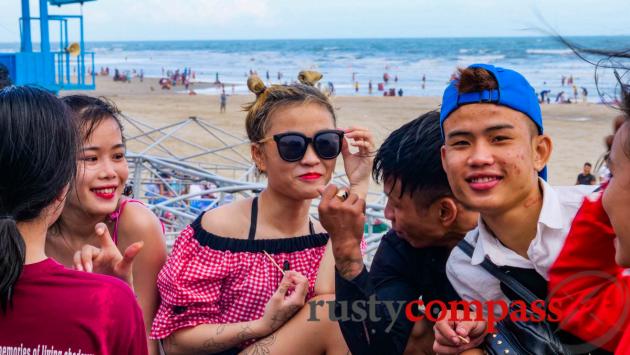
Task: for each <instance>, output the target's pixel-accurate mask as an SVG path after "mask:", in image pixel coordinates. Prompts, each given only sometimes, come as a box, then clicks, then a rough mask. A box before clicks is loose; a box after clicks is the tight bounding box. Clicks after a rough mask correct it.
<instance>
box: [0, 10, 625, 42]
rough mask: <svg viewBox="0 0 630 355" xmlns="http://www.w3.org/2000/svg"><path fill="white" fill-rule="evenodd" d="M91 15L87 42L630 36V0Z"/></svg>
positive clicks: (12, 38)
mask: <svg viewBox="0 0 630 355" xmlns="http://www.w3.org/2000/svg"><path fill="white" fill-rule="evenodd" d="M20 3H21V2H20V0H0V42H19V28H18V18H19V17H20V15H21V5H20ZM37 3H38V1H36V0H31V16H37V15H38V6H37ZM49 8H50V13H51V14H60V13H63V14H79V13H80V12H81V9H80V6H79V5H69V6H64V7H61V8H57V7H49ZM83 14H84V17H85V38H86V40H87V41H133V40H223V39H228V40H229V39H302V38H399V37H501V36H532V35H544V34H543V33H542V32H541V29H544V28H549V27H550V28H553V29H554V30H555V31H557V32H558V33H560V34H562V35H565V36H571V35H630V26H629V25H628V23H629V22H630V21H629V20H630V1H629V0H546V1H542V0H476V1H473V0H430V1H429V0H177V1H168V0H97V1H92V2H86V3H85V4H84V5H83ZM545 24H547V25H548V26H549V27H546V26H547V25H545ZM37 38H38V37H37V35H34V37H33V40H34V41H37Z"/></svg>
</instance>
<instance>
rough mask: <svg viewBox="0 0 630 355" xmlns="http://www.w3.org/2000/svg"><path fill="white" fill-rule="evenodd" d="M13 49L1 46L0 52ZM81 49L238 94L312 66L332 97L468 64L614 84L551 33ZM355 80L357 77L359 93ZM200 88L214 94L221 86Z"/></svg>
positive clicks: (542, 85)
mask: <svg viewBox="0 0 630 355" xmlns="http://www.w3.org/2000/svg"><path fill="white" fill-rule="evenodd" d="M569 39H570V40H571V41H574V42H576V43H578V44H579V45H581V46H583V47H588V48H600V49H601V48H608V49H622V48H630V36H614V37H569ZM18 47H19V46H18V45H17V44H7V43H5V44H0V52H6V51H15V50H17V49H18ZM53 47H54V46H53ZM86 50H87V51H93V52H95V64H96V70H97V71H99V70H100V68H101V67H109V68H110V71H111V73H113V69H114V68H118V69H120V70H122V71H125V70H130V71H131V70H134V69H135V70H136V71H139V70H140V69H142V70H143V71H144V73H145V76H148V77H161V76H162V73H163V72H166V71H168V70H175V69H180V70H183V69H184V68H190V69H191V70H192V71H193V72H194V73H195V78H196V80H200V81H208V82H214V81H215V79H216V76H217V73H218V76H219V80H221V81H222V82H224V83H230V84H235V87H234V88H233V90H234V91H235V93H237V94H239V93H245V92H246V91H247V88H246V86H245V82H246V80H247V75H248V74H249V72H250V70H251V71H256V72H257V73H258V75H259V76H260V77H261V78H263V80H265V81H267V79H266V77H267V72H268V73H269V82H271V83H278V82H291V81H293V80H295V78H296V76H297V73H298V72H299V71H300V70H303V69H312V70H317V71H320V72H321V73H322V74H323V75H324V78H323V79H322V84H323V85H324V86H327V83H328V82H332V83H333V84H334V87H335V90H336V93H337V95H369V93H368V82H369V81H372V83H373V92H372V95H382V92H379V91H378V90H377V87H378V83H379V82H383V74H384V73H388V75H389V77H390V80H389V84H388V85H386V86H385V89H389V88H395V89H396V90H398V89H402V90H403V94H404V95H413V96H438V95H441V94H442V90H443V89H444V87H445V85H446V83H447V82H448V80H449V78H450V76H451V74H452V73H453V72H454V71H455V69H456V68H457V67H465V66H467V65H469V64H473V63H490V64H494V65H497V66H503V67H506V68H512V69H515V70H517V71H519V72H521V73H522V74H523V75H525V77H526V78H527V79H528V80H529V81H530V83H531V84H532V86H534V88H535V89H536V90H537V91H540V90H543V89H549V90H551V98H552V101H553V100H554V99H555V96H556V95H557V94H558V93H559V92H561V91H565V92H566V93H567V95H568V96H567V97H569V96H570V97H572V95H573V90H572V88H571V86H568V85H566V83H565V86H564V87H563V86H562V82H561V77H562V76H565V77H566V78H568V77H570V76H572V77H573V83H574V84H575V85H576V86H577V87H578V89H579V88H581V87H585V88H586V89H587V90H588V93H589V101H592V102H598V101H599V100H600V97H599V95H598V91H597V88H599V90H600V91H601V93H602V94H604V95H614V90H615V84H616V82H615V80H614V76H613V75H612V71H610V70H600V71H599V72H598V75H599V77H600V78H599V85H598V86H597V87H596V85H595V70H594V66H593V65H591V64H589V63H586V62H585V61H583V60H581V59H579V58H578V57H577V56H576V55H575V54H574V53H573V52H572V51H571V50H570V49H568V48H567V47H566V46H565V45H563V44H562V43H560V42H559V41H557V40H556V39H554V38H551V37H515V38H507V37H502V38H417V39H321V40H239V41H227V40H226V41H145V42H141V41H133V42H124V41H112V42H88V43H87V44H86ZM279 72H281V73H282V78H281V79H280V80H278V73H279ZM423 76H424V77H425V79H426V80H425V85H424V87H423V85H422V77H423ZM396 78H397V79H398V80H397V81H396V82H395V81H394V79H396ZM354 82H358V83H359V91H358V92H355V85H354ZM231 90H232V85H228V86H227V87H226V92H228V94H229V93H231ZM578 91H580V90H578ZM197 92H198V93H202V94H217V93H218V92H219V90H218V89H215V88H210V89H203V90H198V91H197Z"/></svg>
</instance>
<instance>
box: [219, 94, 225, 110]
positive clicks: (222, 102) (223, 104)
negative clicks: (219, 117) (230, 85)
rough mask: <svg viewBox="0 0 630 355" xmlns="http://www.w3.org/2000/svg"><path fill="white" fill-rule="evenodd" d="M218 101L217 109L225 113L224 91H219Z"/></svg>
mask: <svg viewBox="0 0 630 355" xmlns="http://www.w3.org/2000/svg"><path fill="white" fill-rule="evenodd" d="M219 99H220V105H221V107H220V108H219V112H221V113H225V109H226V107H227V95H226V94H225V90H222V91H221V96H220V98H219Z"/></svg>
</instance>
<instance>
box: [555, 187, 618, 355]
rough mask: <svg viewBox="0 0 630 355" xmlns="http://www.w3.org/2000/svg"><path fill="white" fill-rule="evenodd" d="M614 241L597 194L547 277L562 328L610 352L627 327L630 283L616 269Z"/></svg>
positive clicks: (586, 204)
mask: <svg viewBox="0 0 630 355" xmlns="http://www.w3.org/2000/svg"><path fill="white" fill-rule="evenodd" d="M614 239H615V234H614V231H613V229H612V226H611V225H610V220H609V219H608V216H607V215H606V212H605V211H604V208H603V206H602V201H601V193H600V195H599V196H596V197H594V198H592V199H591V198H587V199H585V200H584V203H583V204H582V207H581V208H580V210H579V211H578V213H577V215H576V216H575V219H574V220H573V224H572V226H571V230H570V232H569V234H568V236H567V239H566V242H565V244H564V247H563V248H562V251H561V252H560V255H559V256H558V259H557V260H556V262H555V263H554V265H553V266H552V268H551V270H550V272H549V295H550V297H551V300H550V301H551V302H557V303H556V305H557V306H558V307H557V308H559V310H560V312H556V313H559V314H558V315H559V318H560V327H561V328H562V329H563V330H566V331H568V332H569V333H571V334H573V335H576V336H578V337H579V338H581V339H583V340H585V341H587V342H590V343H592V344H593V345H596V346H599V347H603V348H605V349H606V350H609V351H614V350H615V348H616V347H617V345H618V344H619V342H620V339H621V337H622V335H623V332H624V330H625V328H626V327H628V326H629V325H630V292H629V290H630V288H629V287H630V278H628V277H625V276H623V274H622V273H623V271H624V269H623V268H621V267H619V266H618V265H617V264H616V263H615V245H614ZM621 349H622V347H621V346H620V347H619V349H618V351H622V350H621ZM623 349H626V350H628V352H630V348H625V347H624V348H623ZM621 353H624V352H623V351H622V352H621Z"/></svg>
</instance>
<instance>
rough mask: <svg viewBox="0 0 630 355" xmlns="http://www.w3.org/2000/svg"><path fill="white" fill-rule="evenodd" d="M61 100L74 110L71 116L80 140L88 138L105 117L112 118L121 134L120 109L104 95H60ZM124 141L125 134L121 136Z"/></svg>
mask: <svg viewBox="0 0 630 355" xmlns="http://www.w3.org/2000/svg"><path fill="white" fill-rule="evenodd" d="M61 101H63V102H64V103H65V104H66V105H68V107H70V109H71V110H72V111H73V112H74V115H73V116H74V119H75V123H76V125H77V128H78V129H79V132H80V133H81V136H82V138H83V139H82V140H86V139H88V138H89V137H90V136H91V135H92V132H94V129H95V128H96V127H97V126H98V125H99V124H100V123H101V122H103V121H104V120H107V119H114V121H115V122H116V124H117V125H118V128H120V132H121V134H122V131H123V125H122V122H121V121H120V110H119V109H118V107H116V105H115V104H114V103H113V102H111V101H110V100H108V99H106V98H104V97H92V96H87V95H69V96H64V97H62V98H61ZM124 142H125V136H123V143H124Z"/></svg>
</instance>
